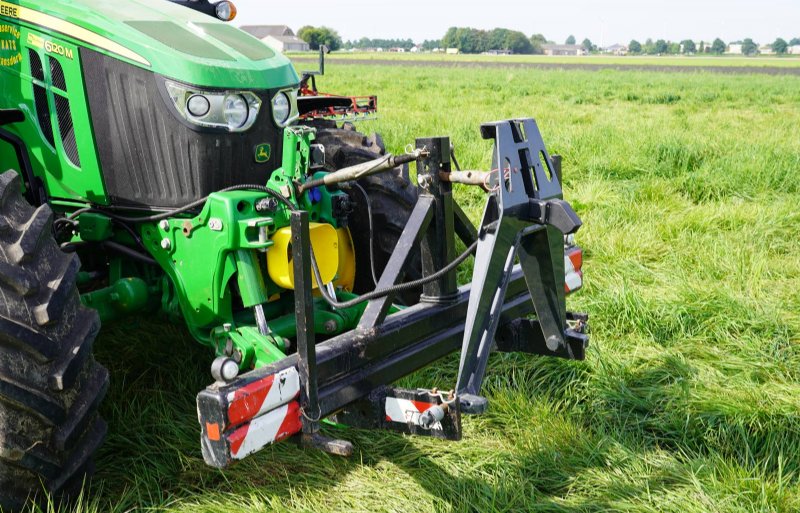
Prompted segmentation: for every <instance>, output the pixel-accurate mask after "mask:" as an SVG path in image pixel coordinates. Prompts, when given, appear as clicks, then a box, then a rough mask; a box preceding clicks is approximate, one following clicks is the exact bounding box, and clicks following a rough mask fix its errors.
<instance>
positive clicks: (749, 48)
mask: <svg viewBox="0 0 800 513" xmlns="http://www.w3.org/2000/svg"><path fill="white" fill-rule="evenodd" d="M742 53H743V54H745V55H755V54H757V53H758V45H757V44H755V42H754V41H753V40H752V39H750V38H749V37H748V38H747V39H745V40H744V41H742Z"/></svg>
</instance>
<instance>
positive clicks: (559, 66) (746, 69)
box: [292, 56, 800, 76]
mask: <svg viewBox="0 0 800 513" xmlns="http://www.w3.org/2000/svg"><path fill="white" fill-rule="evenodd" d="M576 59H577V58H576ZM292 61H293V62H295V63H298V64H303V65H310V64H313V63H315V62H318V61H316V60H313V59H311V58H308V57H305V56H302V57H300V56H294V57H293V58H292ZM334 63H335V64H345V65H348V64H361V65H373V66H395V67H436V68H489V69H492V68H518V69H542V70H582V71H607V70H614V71H650V72H662V73H724V74H763V75H795V76H800V67H793V66H755V65H754V66H732V65H728V66H712V65H679V64H656V63H652V64H646V63H645V64H634V63H613V62H593V63H592V62H580V61H577V60H576V61H575V62H568V61H560V60H556V61H553V62H545V61H542V62H539V61H533V62H524V61H512V60H509V61H504V60H465V59H460V60H455V59H393V58H389V59H358V58H339V59H333V60H332V62H329V64H334Z"/></svg>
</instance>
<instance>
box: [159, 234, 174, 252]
mask: <svg viewBox="0 0 800 513" xmlns="http://www.w3.org/2000/svg"><path fill="white" fill-rule="evenodd" d="M171 247H172V243H171V242H170V241H169V239H167V238H166V237H165V238H163V239H161V249H163V250H169V248H171Z"/></svg>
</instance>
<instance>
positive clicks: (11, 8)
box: [0, 0, 150, 66]
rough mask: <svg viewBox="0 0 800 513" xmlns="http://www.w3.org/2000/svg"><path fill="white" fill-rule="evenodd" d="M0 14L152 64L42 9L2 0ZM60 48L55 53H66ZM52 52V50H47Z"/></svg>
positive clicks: (115, 43)
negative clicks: (60, 50)
mask: <svg viewBox="0 0 800 513" xmlns="http://www.w3.org/2000/svg"><path fill="white" fill-rule="evenodd" d="M0 16H7V17H9V18H17V19H19V20H21V21H25V22H28V23H32V24H34V25H39V26H40V27H43V28H45V29H48V30H52V31H55V32H59V33H61V34H64V35H65V36H69V37H72V38H75V39H78V40H80V41H83V42H85V43H88V44H90V45H93V46H96V47H98V48H101V49H103V50H106V51H107V52H111V53H115V54H117V55H119V56H120V57H124V58H126V59H130V60H132V61H134V62H138V63H139V64H144V65H145V66H150V61H148V60H147V59H145V58H144V57H142V56H141V55H139V54H138V53H136V52H134V51H133V50H130V49H128V48H125V47H124V46H122V45H121V44H119V43H117V42H114V41H112V40H110V39H108V38H105V37H103V36H101V35H98V34H95V33H94V32H92V31H91V30H87V29H85V28H83V27H80V26H78V25H75V24H74V23H70V22H68V21H64V20H62V19H59V18H56V17H55V16H50V15H49V14H45V13H43V12H40V11H36V10H34V9H30V8H28V7H22V6H19V5H14V4H10V3H8V2H4V1H3V0H0ZM52 47H58V48H61V49H63V50H66V49H64V48H63V47H61V46H60V45H55V44H53V43H51V48H52ZM58 48H55V50H54V51H53V53H58V54H59V55H64V56H65V57H66V55H65V54H64V53H60V52H59V51H58ZM47 51H48V52H50V51H51V50H47Z"/></svg>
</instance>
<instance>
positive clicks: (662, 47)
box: [653, 39, 669, 55]
mask: <svg viewBox="0 0 800 513" xmlns="http://www.w3.org/2000/svg"><path fill="white" fill-rule="evenodd" d="M653 47H654V49H655V53H657V54H658V55H663V54H665V53H667V52H669V45H668V44H667V42H666V41H664V40H663V39H659V40H658V41H656V43H655V45H653Z"/></svg>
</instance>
